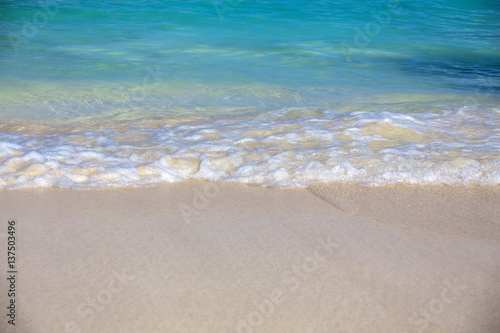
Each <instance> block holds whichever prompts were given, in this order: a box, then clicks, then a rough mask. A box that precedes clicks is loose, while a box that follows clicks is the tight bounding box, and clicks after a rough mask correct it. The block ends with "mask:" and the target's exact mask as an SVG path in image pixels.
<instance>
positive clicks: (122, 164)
mask: <svg viewBox="0 0 500 333" xmlns="http://www.w3.org/2000/svg"><path fill="white" fill-rule="evenodd" d="M4 128H8V127H4ZM499 128H500V114H499V113H498V110H497V109H491V110H476V109H472V108H461V109H450V110H447V109H443V110H441V111H439V112H422V113H396V112H387V111H383V110H380V111H376V112H375V111H353V112H349V113H338V112H333V111H330V110H326V111H324V112H322V113H318V112H311V111H310V110H290V109H287V110H276V111H273V112H271V113H268V114H262V115H258V116H248V117H239V118H236V117H233V118H227V117H226V118H207V119H203V118H190V119H162V120H154V121H153V120H151V121H146V120H144V121H129V122H119V123H109V124H100V125H98V126H97V125H95V126H89V125H85V126H73V127H71V128H68V126H66V127H61V128H57V127H50V130H48V129H47V128H46V127H42V126H40V127H38V128H36V126H31V127H29V131H28V130H26V131H24V132H23V131H22V130H15V131H14V130H13V131H10V132H9V131H4V132H3V133H0V187H1V188H19V187H47V186H55V187H68V188H105V187H117V186H118V187H120V186H148V185H154V184H160V183H166V182H176V181H182V180H186V179H204V180H211V181H227V182H241V183H249V184H257V185H264V186H270V187H295V186H307V185H309V184H311V183H315V182H348V183H360V184H366V185H384V184H394V183H402V184H449V185H498V184H500V130H499Z"/></svg>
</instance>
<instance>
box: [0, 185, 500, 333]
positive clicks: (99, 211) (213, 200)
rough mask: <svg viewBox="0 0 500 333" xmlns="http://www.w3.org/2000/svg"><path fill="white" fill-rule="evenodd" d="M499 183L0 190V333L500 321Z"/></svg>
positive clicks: (486, 328) (468, 327)
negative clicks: (12, 237)
mask: <svg viewBox="0 0 500 333" xmlns="http://www.w3.org/2000/svg"><path fill="white" fill-rule="evenodd" d="M499 203H500V186H483V187H480V186H478V187H447V186H382V187H361V186H355V185H345V184H317V185H312V186H310V187H309V188H308V189H305V188H302V189H268V188H263V187H254V186H249V185H243V184H226V183H207V182H196V181H188V182H180V183H172V184H167V185H162V186H156V187H148V188H120V189H106V190H65V189H51V188H49V189H47V188H40V189H26V190H22V189H21V190H2V191H0V212H1V216H2V227H1V229H0V235H1V236H0V237H1V238H0V239H1V240H0V244H1V246H2V248H3V249H4V251H5V247H6V246H7V245H6V243H7V222H8V221H9V220H15V221H16V227H17V229H16V244H17V249H16V251H17V252H16V264H17V275H16V283H15V287H16V297H15V300H16V319H15V324H16V325H15V326H13V325H10V324H8V322H7V321H8V320H9V317H8V316H6V314H7V311H8V310H7V305H8V304H7V297H6V292H7V290H8V289H9V281H8V280H7V279H6V278H5V275H6V271H7V269H6V260H7V259H6V257H5V254H4V256H3V259H2V270H3V273H4V278H2V279H1V283H0V290H1V294H2V295H3V296H2V297H1V298H0V302H1V304H0V305H1V308H2V309H3V310H2V311H3V313H2V318H3V319H2V321H1V322H0V331H1V332H22V333H39V332H40V333H46V332H65V333H70V332H71V333H76V332H81V333H84V332H245V333H247V332H304V333H309V332H310V333H312V332H315V333H319V332H325V333H326V332H398V333H404V332H407V333H413V332H492V333H493V332H498V331H499V329H500V313H499V311H498V309H500V284H499V283H498V281H499V278H500V259H499V258H500V205H499Z"/></svg>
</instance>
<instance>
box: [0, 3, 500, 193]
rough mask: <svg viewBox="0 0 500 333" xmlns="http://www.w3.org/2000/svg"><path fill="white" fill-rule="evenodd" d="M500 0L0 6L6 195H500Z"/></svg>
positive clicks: (1, 169) (0, 184) (2, 184)
mask: <svg viewBox="0 0 500 333" xmlns="http://www.w3.org/2000/svg"><path fill="white" fill-rule="evenodd" d="M499 17H500V4H499V3H498V1H496V0H492V1H486V0H478V1H459V0H448V1H444V0H433V1H427V0H420V1H412V0H408V1H393V0H376V1H362V0H353V1H333V0H286V1H285V0H248V1H246V0H234V1H229V0H227V1H224V0H213V1H211V0H203V1H202V0H172V1H131V0H129V1H120V2H116V1H111V0H101V1H92V0H40V1H2V2H0V188H20V187H46V186H55V187H67V188H105V187H121V186H148V185H153V184H160V183H167V182H174V181H182V180H186V179H203V180H211V181H229V182H241V183H248V184H256V185H264V186H270V187H297V186H299V187H300V186H307V185H308V184H311V183H314V182H345V183H358V184H365V185H385V184H395V183H401V184H449V185H498V184H500V20H499V19H498V18H499Z"/></svg>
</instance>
